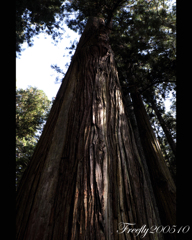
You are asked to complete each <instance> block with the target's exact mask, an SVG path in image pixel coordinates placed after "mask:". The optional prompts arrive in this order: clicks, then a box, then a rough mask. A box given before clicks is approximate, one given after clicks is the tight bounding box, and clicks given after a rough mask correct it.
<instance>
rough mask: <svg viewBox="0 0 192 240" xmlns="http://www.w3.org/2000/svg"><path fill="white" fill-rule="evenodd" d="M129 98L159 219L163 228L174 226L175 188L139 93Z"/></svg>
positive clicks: (171, 237)
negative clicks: (131, 102)
mask: <svg viewBox="0 0 192 240" xmlns="http://www.w3.org/2000/svg"><path fill="white" fill-rule="evenodd" d="M131 97H132V101H133V106H134V112H135V116H136V120H137V124H138V128H139V133H140V138H141V142H142V146H143V150H144V153H145V157H146V161H147V165H148V168H149V172H150V176H151V181H152V185H153V190H154V194H155V197H156V201H157V206H158V209H159V213H160V218H161V221H162V224H163V225H164V226H166V225H170V226H172V225H174V224H176V187H175V184H174V181H173V179H172V177H171V174H170V172H169V169H168V167H167V165H166V163H165V160H164V158H163V155H162V152H161V149H160V145H159V143H158V140H157V138H156V137H155V134H154V132H153V130H152V127H151V125H150V122H149V119H148V116H147V113H146V110H145V107H144V105H143V102H142V99H141V96H140V94H139V92H138V91H137V90H136V89H135V91H133V92H132V94H131ZM166 237H167V235H166ZM175 238H176V235H173V234H171V235H170V236H168V239H175Z"/></svg>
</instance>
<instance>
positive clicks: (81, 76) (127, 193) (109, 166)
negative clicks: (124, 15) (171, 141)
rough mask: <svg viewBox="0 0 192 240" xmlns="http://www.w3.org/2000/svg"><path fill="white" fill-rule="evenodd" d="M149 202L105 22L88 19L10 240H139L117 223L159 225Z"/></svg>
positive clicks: (22, 191) (26, 178) (21, 192)
mask: <svg viewBox="0 0 192 240" xmlns="http://www.w3.org/2000/svg"><path fill="white" fill-rule="evenodd" d="M147 174H148V173H147ZM152 197H153V198H154V196H152V193H151V192H150V187H149V183H148V181H146V169H145V168H144V167H143V164H142V162H141V159H140V157H139V153H138V150H137V146H136V143H135V140H134V134H133V132H132V129H131V125H130V122H129V120H128V118H127V116H126V115H125V111H124V105H123V102H122V94H121V89H120V84H119V80H118V74H117V70H116V67H115V62H114V56H113V51H112V50H111V48H110V45H109V42H108V34H107V31H106V28H105V26H104V21H103V20H102V19H99V18H91V19H90V20H89V22H88V24H87V26H86V28H85V31H84V33H83V35H82V37H81V39H80V42H79V44H78V47H77V50H76V53H75V55H74V57H73V59H72V62H71V65H70V68H69V70H68V72H67V74H66V77H65V78H64V80H63V83H62V85H61V87H60V90H59V92H58V94H57V97H56V100H55V102H54V104H53V107H52V110H51V113H50V116H49V119H48V121H47V124H46V126H45V128H44V131H43V134H42V136H41V138H40V140H39V143H38V145H37V147H36V150H35V153H34V155H33V159H32V160H31V162H30V164H29V167H28V169H27V170H26V172H25V173H24V175H23V178H22V180H21V184H20V186H19V189H18V194H17V237H16V239H17V240H65V239H66V240H67V239H69V240H72V239H78V240H79V239H87V240H91V239H96V240H113V239H114V240H115V239H122V240H123V239H128V240H132V239H136V240H138V239H140V237H141V236H140V235H138V236H135V235H136V234H133V233H127V231H124V232H123V233H121V232H122V231H121V230H120V227H119V226H120V225H119V224H120V223H121V222H124V223H136V225H135V226H133V228H139V227H141V226H143V225H146V226H148V227H150V226H152V225H158V224H159V217H158V213H157V211H156V210H155V209H156V206H155V203H154V201H152ZM121 228H122V225H121ZM130 228H131V227H130ZM145 239H149V240H160V239H163V235H162V234H147V235H146V237H145Z"/></svg>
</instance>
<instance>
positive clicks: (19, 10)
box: [16, 0, 64, 53]
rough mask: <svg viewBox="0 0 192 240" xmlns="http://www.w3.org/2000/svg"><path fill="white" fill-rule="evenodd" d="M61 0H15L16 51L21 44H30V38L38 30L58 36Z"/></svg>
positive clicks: (61, 13) (19, 50)
mask: <svg viewBox="0 0 192 240" xmlns="http://www.w3.org/2000/svg"><path fill="white" fill-rule="evenodd" d="M63 2H64V1H63V0H46V1H44V0H35V1H31V0H17V1H16V52H17V53H20V52H21V50H22V49H21V44H22V43H23V42H25V41H26V42H27V43H28V45H29V46H32V38H33V36H35V35H38V34H39V33H40V32H43V31H44V32H46V33H47V34H49V35H52V37H53V39H55V38H56V37H58V36H60V35H61V34H62V33H61V32H60V31H59V28H61V26H59V23H60V22H61V21H62V20H63V18H64V15H63V10H64V8H63Z"/></svg>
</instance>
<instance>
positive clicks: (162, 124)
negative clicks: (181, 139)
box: [151, 101, 176, 155]
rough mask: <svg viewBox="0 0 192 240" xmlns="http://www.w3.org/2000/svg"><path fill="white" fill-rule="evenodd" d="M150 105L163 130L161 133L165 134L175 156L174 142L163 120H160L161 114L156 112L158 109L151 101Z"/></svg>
mask: <svg viewBox="0 0 192 240" xmlns="http://www.w3.org/2000/svg"><path fill="white" fill-rule="evenodd" d="M151 105H152V108H153V110H154V111H155V113H156V115H157V118H158V120H159V122H160V124H161V127H162V128H163V131H164V133H165V136H166V138H167V141H168V143H169V145H170V147H171V149H172V151H173V153H174V155H176V144H175V142H174V140H173V138H172V135H171V132H170V130H169V128H168V126H167V124H166V122H165V120H164V119H163V118H162V116H161V113H160V112H159V110H158V108H157V106H156V103H155V102H154V101H151Z"/></svg>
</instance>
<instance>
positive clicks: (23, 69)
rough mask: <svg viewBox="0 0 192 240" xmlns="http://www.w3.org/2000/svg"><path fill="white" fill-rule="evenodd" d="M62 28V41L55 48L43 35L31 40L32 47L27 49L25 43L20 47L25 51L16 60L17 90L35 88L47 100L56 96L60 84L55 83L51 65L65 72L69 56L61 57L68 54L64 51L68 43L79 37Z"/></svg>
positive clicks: (48, 37) (55, 74)
mask: <svg viewBox="0 0 192 240" xmlns="http://www.w3.org/2000/svg"><path fill="white" fill-rule="evenodd" d="M64 28H65V33H64V36H63V40H62V41H60V42H59V43H58V44H57V45H56V46H54V44H53V43H52V42H53V40H52V39H51V36H48V35H44V34H43V33H42V34H39V35H38V36H36V37H34V38H33V39H34V42H33V46H32V47H28V45H27V43H24V44H23V45H22V48H25V50H24V51H22V52H21V56H20V57H19V58H16V87H17V88H23V89H26V88H27V87H28V86H32V87H37V88H38V89H40V90H43V91H44V92H45V94H46V95H47V97H48V98H49V100H51V99H52V97H55V96H56V94H57V92H58V89H59V87H60V85H61V83H60V82H59V83H58V82H57V83H55V82H56V81H55V80H56V76H57V73H56V71H55V70H54V69H52V68H51V65H55V64H57V65H58V66H59V67H60V68H61V69H62V70H63V71H64V72H66V71H67V67H65V65H66V63H69V62H70V56H69V57H67V56H65V57H64V56H63V55H64V54H65V55H67V54H68V52H69V50H66V47H70V46H71V43H70V41H73V40H74V39H75V38H76V39H77V41H79V37H80V36H79V35H78V34H77V33H75V32H74V31H72V30H70V29H69V28H68V27H67V26H65V27H64ZM45 36H46V39H45ZM68 36H70V37H68Z"/></svg>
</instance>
